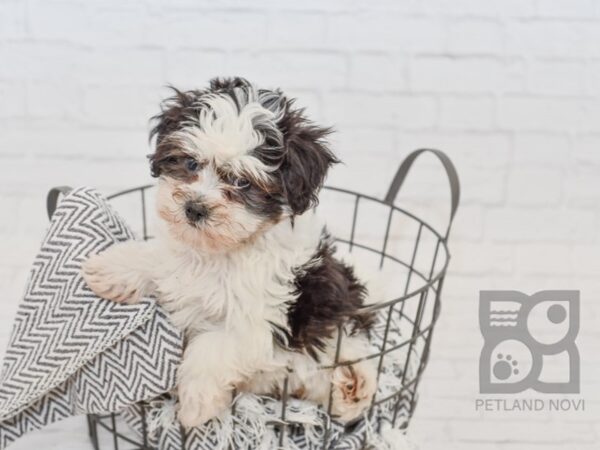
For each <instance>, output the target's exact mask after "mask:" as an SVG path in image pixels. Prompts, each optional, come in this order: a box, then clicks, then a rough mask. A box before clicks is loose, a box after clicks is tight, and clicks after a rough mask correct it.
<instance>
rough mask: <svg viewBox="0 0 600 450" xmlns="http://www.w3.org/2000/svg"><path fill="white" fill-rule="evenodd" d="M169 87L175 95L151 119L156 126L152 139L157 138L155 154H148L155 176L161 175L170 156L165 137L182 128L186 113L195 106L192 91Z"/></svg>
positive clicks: (164, 102) (151, 133) (153, 129)
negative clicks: (162, 168)
mask: <svg viewBox="0 0 600 450" xmlns="http://www.w3.org/2000/svg"><path fill="white" fill-rule="evenodd" d="M169 88H170V89H171V90H172V91H173V95H172V96H171V97H169V98H167V99H166V100H164V101H163V102H162V103H161V105H160V109H161V111H160V113H159V114H157V115H155V116H154V117H152V119H151V121H152V122H153V123H154V126H153V127H152V130H151V131H150V140H152V139H153V138H156V141H155V147H156V149H155V151H154V153H153V154H151V155H148V159H149V160H150V167H151V172H152V176H153V177H158V176H160V174H161V167H162V166H163V163H164V162H165V160H166V159H167V158H168V157H169V156H170V155H169V153H170V149H169V148H168V146H166V145H164V143H163V141H164V139H165V137H166V136H168V135H169V134H171V133H173V132H174V131H177V130H178V129H180V128H181V126H182V123H183V121H184V120H185V113H186V112H189V110H190V108H192V106H193V96H192V95H191V94H192V93H191V92H182V91H180V90H178V89H176V88H174V87H172V86H170V87H169Z"/></svg>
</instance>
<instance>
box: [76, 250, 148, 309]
mask: <svg viewBox="0 0 600 450" xmlns="http://www.w3.org/2000/svg"><path fill="white" fill-rule="evenodd" d="M155 253H156V252H155V251H154V247H153V243H151V242H143V241H127V242H122V243H119V244H115V245H113V246H112V247H109V248H107V249H106V250H105V251H103V252H102V253H98V254H96V255H92V256H91V257H90V258H89V259H88V260H87V261H85V262H84V263H83V266H82V269H83V278H84V279H85V281H86V283H87V284H88V286H89V287H90V289H91V290H92V291H94V293H95V294H96V295H98V296H99V297H102V298H105V299H108V300H113V301H115V302H123V303H136V302H137V301H139V299H140V298H141V297H142V296H143V295H146V294H148V293H149V292H150V291H151V290H152V275H151V274H152V269H153V267H154V266H155V265H156V263H157V258H156V256H155Z"/></svg>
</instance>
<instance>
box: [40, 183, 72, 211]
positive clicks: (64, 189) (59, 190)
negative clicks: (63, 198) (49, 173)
mask: <svg viewBox="0 0 600 450" xmlns="http://www.w3.org/2000/svg"><path fill="white" fill-rule="evenodd" d="M70 191H72V188H70V187H69V186H57V187H53V188H52V189H50V190H49V191H48V195H47V196H46V211H48V219H52V214H54V211H56V205H58V197H59V196H60V194H62V195H67V194H68V193H69V192H70Z"/></svg>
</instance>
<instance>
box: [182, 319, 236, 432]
mask: <svg viewBox="0 0 600 450" xmlns="http://www.w3.org/2000/svg"><path fill="white" fill-rule="evenodd" d="M242 346H243V343H241V342H239V340H238V339H236V337H235V336H234V335H232V334H231V333H230V332H226V331H225V330H216V331H208V332H205V333H202V334H199V335H197V336H195V337H194V338H192V339H191V340H190V342H189V344H188V345H187V347H186V349H185V352H184V355H183V361H182V363H181V366H180V367H179V372H178V376H177V378H178V397H179V414H178V416H179V421H180V422H181V424H182V425H183V426H184V427H197V426H200V425H202V424H203V423H205V422H207V421H208V420H210V419H212V418H213V417H217V416H220V415H221V414H222V413H223V412H224V411H226V410H227V409H228V408H229V407H230V406H231V402H232V399H233V390H234V388H235V386H237V385H238V384H239V383H240V382H241V381H242V379H243V376H242V368H241V365H242V362H241V359H243V358H240V353H241V352H243V348H242Z"/></svg>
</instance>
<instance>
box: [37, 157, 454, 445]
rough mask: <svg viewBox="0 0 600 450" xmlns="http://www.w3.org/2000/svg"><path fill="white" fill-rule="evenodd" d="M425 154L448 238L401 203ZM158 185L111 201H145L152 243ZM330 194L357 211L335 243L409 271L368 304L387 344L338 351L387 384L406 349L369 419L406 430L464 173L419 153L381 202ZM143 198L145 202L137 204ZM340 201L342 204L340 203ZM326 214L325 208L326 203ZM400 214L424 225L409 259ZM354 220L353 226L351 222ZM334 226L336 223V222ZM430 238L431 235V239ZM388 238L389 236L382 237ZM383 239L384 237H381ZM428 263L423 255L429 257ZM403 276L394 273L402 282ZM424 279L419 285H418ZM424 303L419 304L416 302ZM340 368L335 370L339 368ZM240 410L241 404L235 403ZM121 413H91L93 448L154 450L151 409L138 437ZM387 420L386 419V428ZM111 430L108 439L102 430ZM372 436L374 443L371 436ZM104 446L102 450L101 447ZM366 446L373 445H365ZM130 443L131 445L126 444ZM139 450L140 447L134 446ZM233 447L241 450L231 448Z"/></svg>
mask: <svg viewBox="0 0 600 450" xmlns="http://www.w3.org/2000/svg"><path fill="white" fill-rule="evenodd" d="M423 153H430V154H433V155H434V156H436V157H437V158H438V159H439V160H440V162H441V163H442V165H443V168H444V169H445V172H446V175H447V176H448V180H449V183H450V198H451V205H450V218H449V220H448V226H447V227H446V229H445V230H444V231H443V233H440V232H438V231H437V230H435V229H434V227H432V226H430V225H429V224H428V223H427V222H425V221H423V220H422V219H420V218H419V217H417V216H416V215H414V214H412V213H411V212H409V211H406V210H405V209H403V208H400V207H398V206H396V205H395V199H396V197H397V194H398V192H399V190H400V188H401V186H402V184H403V182H404V180H405V178H406V176H407V174H408V173H409V171H410V169H411V167H412V165H413V163H414V161H415V160H416V159H417V157H419V156H420V155H421V154H423ZM152 188H153V185H145V186H140V187H135V188H132V189H128V190H124V191H120V192H118V193H115V194H113V195H111V196H109V197H108V198H109V199H110V200H113V201H114V200H116V199H124V198H127V199H128V201H129V202H130V203H129V205H131V202H139V205H140V209H139V210H140V212H141V230H140V232H141V233H140V234H141V236H142V238H143V239H144V240H147V239H151V238H152V236H151V235H150V232H149V226H148V218H147V202H148V191H149V190H151V189H152ZM323 189H324V191H323V193H324V194H333V195H334V196H338V197H341V198H343V199H344V200H343V201H338V203H337V204H340V203H345V204H347V205H349V209H350V211H351V212H350V214H349V216H350V218H351V219H350V227H349V228H350V229H349V234H348V235H347V236H346V237H343V236H342V233H340V234H336V232H335V230H333V231H334V233H333V234H334V238H335V240H336V241H337V242H338V243H339V244H340V245H341V246H345V247H347V251H348V252H349V253H353V252H357V251H361V252H362V255H368V254H370V255H371V256H375V258H376V260H375V265H376V266H377V267H378V269H380V270H383V269H384V267H385V266H386V263H387V265H388V266H389V265H392V266H393V267H395V268H402V269H403V272H402V273H403V274H404V282H403V285H402V287H401V294H400V295H397V296H394V297H392V299H391V300H386V301H379V302H377V303H371V304H369V305H366V306H365V307H364V309H365V310H366V311H372V312H375V313H376V314H377V315H378V317H379V319H381V321H380V322H381V327H380V334H381V336H380V344H379V345H378V346H377V348H376V350H377V351H374V352H373V353H370V354H368V355H365V356H363V357H361V358H359V359H355V360H351V361H340V349H341V347H342V345H343V333H342V332H341V329H340V330H339V331H340V332H339V333H338V340H337V346H336V351H335V358H334V365H333V367H337V366H341V365H351V364H354V363H357V362H359V361H362V360H365V359H373V360H375V364H376V366H377V380H378V383H379V380H380V376H381V374H382V369H383V367H384V359H385V357H386V356H388V355H391V354H392V353H394V352H398V351H400V350H403V351H405V354H406V356H405V357H404V361H403V363H402V365H403V366H402V371H401V373H399V374H398V379H397V389H394V390H393V391H392V392H388V393H387V394H386V395H377V394H376V395H375V396H374V397H373V400H372V402H371V405H370V408H369V410H368V417H369V418H371V417H372V415H373V414H374V412H375V411H376V409H377V408H378V407H383V406H387V408H388V409H390V410H391V418H388V419H387V420H388V422H391V426H392V427H399V428H406V427H407V426H408V424H409V420H410V418H411V416H412V415H413V413H414V410H415V407H416V402H417V389H418V386H419V382H420V379H421V375H422V374H423V371H424V370H425V367H426V365H427V361H428V359H429V351H430V347H431V341H432V333H433V329H434V326H435V324H436V322H437V319H438V317H439V314H440V305H441V292H442V287H443V284H444V277H445V275H446V269H447V267H448V262H449V258H450V255H449V252H448V236H449V234H450V229H451V226H452V221H453V219H454V216H455V214H456V210H457V208H458V203H459V197H460V185H459V179H458V175H457V173H456V170H455V168H454V166H453V164H452V162H451V160H450V159H449V158H448V157H447V156H446V155H445V154H444V153H443V152H441V151H439V150H433V149H419V150H416V151H414V152H412V153H411V154H409V155H408V156H407V158H406V159H405V160H404V161H403V162H402V164H401V165H400V167H399V169H398V171H397V172H396V175H395V177H394V179H393V181H392V183H391V185H390V187H389V189H388V191H387V194H386V196H385V198H384V199H383V200H380V199H377V198H375V197H372V196H369V195H365V194H362V193H358V192H354V191H351V190H348V189H341V188H337V187H331V186H325V187H324V188H323ZM68 190H69V188H67V187H59V188H55V189H53V190H51V191H50V193H49V195H48V203H47V208H48V213H49V215H50V216H51V215H52V213H53V211H54V209H55V208H56V203H57V200H58V197H59V195H60V194H61V193H62V194H64V193H66V192H68ZM135 196H138V197H137V200H136V199H135ZM338 200H339V199H338ZM366 204H371V205H375V206H376V207H378V208H379V209H380V215H381V216H382V219H383V220H382V223H383V224H385V225H384V227H383V236H382V239H381V243H380V245H379V246H377V245H376V244H375V243H374V240H373V239H372V236H371V237H369V236H367V235H365V234H364V233H361V232H360V230H359V219H360V214H359V212H360V211H361V209H363V208H366V206H365V205H366ZM319 208H320V209H323V206H319ZM397 217H399V218H400V219H402V220H403V221H405V222H406V221H407V222H408V223H411V224H412V226H413V228H414V226H416V233H415V235H414V238H412V237H411V236H408V237H407V236H404V238H405V239H404V240H405V241H408V244H409V245H408V246H406V247H407V248H408V251H406V252H405V256H406V257H401V256H400V255H398V253H397V252H395V251H394V249H393V244H392V243H393V241H396V240H398V241H401V240H402V239H401V238H402V236H400V237H399V236H395V235H394V234H393V233H392V223H393V222H394V218H397ZM344 222H346V223H347V221H344ZM328 225H329V223H328ZM426 236H427V237H426ZM379 237H381V236H379ZM375 240H377V239H375ZM425 241H428V242H429V244H430V247H432V250H431V249H430V253H429V255H428V256H429V257H428V258H427V257H425V262H428V264H425V263H424V262H423V261H421V262H419V261H418V259H419V256H420V251H421V250H422V248H423V247H424V246H425V244H424V242H425ZM421 259H423V258H421ZM397 276H398V274H397V273H395V274H394V275H393V277H394V278H396V277H397ZM415 280H416V281H415ZM415 303H416V305H415ZM398 327H401V328H402V333H401V336H403V337H404V338H403V339H401V340H400V341H398V340H394V339H391V338H390V336H391V335H397V334H395V333H397V332H398V330H397V328H398ZM331 367H332V366H329V368H331ZM287 386H288V379H287V378H286V379H285V381H284V388H283V392H282V395H281V399H280V401H281V413H280V416H279V420H278V421H277V422H276V423H273V424H272V426H273V427H274V428H275V429H276V430H277V433H278V440H279V446H280V447H281V446H282V445H283V443H284V440H285V435H286V432H287V431H289V430H290V429H291V428H292V427H293V426H294V423H293V422H292V421H289V420H288V419H287V417H286V414H287V406H288V400H289V397H290V393H289V392H288V388H287ZM332 392H333V389H331V388H330V395H329V402H328V405H327V408H326V411H327V413H328V415H330V414H331V408H332ZM233 408H235V404H234V406H233ZM118 416H119V414H118V413H112V414H105V415H99V414H88V415H87V424H88V432H89V437H90V440H91V443H92V446H93V448H94V449H95V450H100V448H103V449H104V448H110V446H111V445H112V448H113V449H114V450H119V449H125V448H127V449H141V450H142V449H143V450H146V449H147V450H151V449H154V448H155V447H153V446H152V445H151V443H150V439H149V437H148V420H147V405H146V404H140V425H141V429H140V432H139V433H138V434H137V435H136V434H132V433H131V432H129V431H130V430H127V428H126V426H125V425H121V426H120V428H119V425H118V422H119V421H118ZM381 422H382V421H381V420H379V422H378V427H377V428H378V429H379V428H380V426H381ZM101 430H105V431H106V432H108V433H105V434H106V436H105V437H104V438H101V436H100V435H101V433H99V431H101ZM180 433H181V437H182V439H181V448H182V450H185V449H188V450H189V449H190V448H191V447H188V446H187V444H186V436H187V432H186V430H184V429H183V428H182V427H181V429H180ZM330 438H331V436H330V427H327V428H326V429H325V430H324V434H323V438H322V448H323V449H327V448H329V444H330ZM365 439H366V438H365ZM101 444H102V447H101ZM364 445H367V443H366V442H364ZM124 446H127V447H124ZM131 446H132V447H131ZM231 448H233V447H231Z"/></svg>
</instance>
